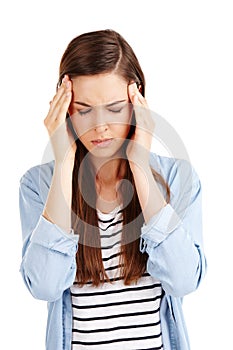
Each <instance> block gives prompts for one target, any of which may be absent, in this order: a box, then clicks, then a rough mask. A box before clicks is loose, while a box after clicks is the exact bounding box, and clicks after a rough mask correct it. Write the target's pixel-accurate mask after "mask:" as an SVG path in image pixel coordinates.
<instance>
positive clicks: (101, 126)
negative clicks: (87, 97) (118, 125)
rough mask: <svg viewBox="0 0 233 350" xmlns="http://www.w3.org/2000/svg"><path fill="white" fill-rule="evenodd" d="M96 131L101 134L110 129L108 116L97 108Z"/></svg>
mask: <svg viewBox="0 0 233 350" xmlns="http://www.w3.org/2000/svg"><path fill="white" fill-rule="evenodd" d="M94 129H95V131H97V132H99V133H101V132H103V131H106V130H107V129H108V124H107V119H106V115H105V113H104V111H103V110H102V108H97V110H96V115H95V126H94Z"/></svg>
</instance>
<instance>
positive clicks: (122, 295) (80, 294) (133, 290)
mask: <svg viewBox="0 0 233 350" xmlns="http://www.w3.org/2000/svg"><path fill="white" fill-rule="evenodd" d="M98 217H99V229H100V235H101V246H102V257H103V263H104V267H105V270H106V271H107V274H108V276H109V278H110V280H111V281H113V282H112V283H108V282H107V281H106V282H105V283H104V284H103V285H101V286H100V287H98V288H96V287H93V286H92V285H91V282H90V283H87V284H86V285H85V286H83V287H82V288H80V287H79V286H78V285H77V284H76V283H74V285H73V286H72V287H71V296H72V309H73V331H72V350H79V349H93V350H94V349H95V350H113V349H127V350H139V349H140V350H143V349H144V350H150V349H151V350H152V349H153V350H156V349H163V346H162V335H161V327H160V303H161V298H162V295H163V293H162V288H161V284H160V282H159V281H157V280H156V279H155V278H153V277H151V276H150V275H149V274H148V273H145V274H144V275H143V276H142V277H141V279H140V280H139V281H138V283H137V284H136V283H134V284H131V285H130V286H126V285H124V281H123V278H122V276H120V266H119V256H120V252H119V248H120V242H121V232H122V211H121V207H120V206H119V207H118V208H116V209H115V210H113V211H112V212H111V213H108V214H104V213H101V212H100V211H98Z"/></svg>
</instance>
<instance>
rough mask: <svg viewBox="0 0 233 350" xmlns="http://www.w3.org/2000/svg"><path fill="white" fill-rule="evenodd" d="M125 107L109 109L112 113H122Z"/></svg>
mask: <svg viewBox="0 0 233 350" xmlns="http://www.w3.org/2000/svg"><path fill="white" fill-rule="evenodd" d="M122 109H123V107H121V108H118V109H109V112H112V113H120V112H121V111H122Z"/></svg>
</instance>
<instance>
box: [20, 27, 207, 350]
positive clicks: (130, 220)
mask: <svg viewBox="0 0 233 350" xmlns="http://www.w3.org/2000/svg"><path fill="white" fill-rule="evenodd" d="M144 96H145V80H144V75H143V72H142V70H141V67H140V65H139V62H138V60H137V58H136V56H135V54H134V52H133V50H132V48H131V47H130V46H129V44H128V43H127V42H126V41H125V40H124V38H122V37H121V36H120V35H119V34H118V33H116V32H115V31H113V30H101V31H96V32H90V33H85V34H82V35H80V36H78V37H76V38H74V39H73V40H72V41H71V42H70V44H69V45H68V47H67V49H66V51H65V53H64V55H63V57H62V59H61V63H60V76H59V81H58V87H57V92H56V95H55V96H54V98H53V100H52V101H51V102H50V109H49V112H48V115H47V117H46V118H45V126H46V128H47V130H48V133H49V136H50V141H51V144H52V148H53V153H54V161H52V162H49V163H47V164H42V165H40V166H35V167H33V168H31V169H30V170H29V171H27V172H26V174H25V175H24V176H23V177H22V179H21V183H20V213H21V221H22V232H23V239H24V244H23V259H22V264H21V273H22V276H23V279H24V281H25V283H26V286H27V287H28V289H29V291H30V292H31V294H32V295H33V296H34V297H35V298H38V299H43V300H46V301H48V323H47V336H46V349H48V350H62V349H66V350H68V349H72V350H76V349H101V350H103V349H166V350H168V349H177V350H178V349H179V350H184V349H185V350H187V349H189V341H188V336H187V332H186V327H185V322H184V319H183V314H182V306H181V303H182V298H183V296H184V295H186V294H187V293H190V292H192V291H194V290H195V289H196V288H197V287H198V285H199V284H200V281H201V279H202V277H203V276H204V273H205V257H204V253H203V248H202V227H201V226H202V224H201V186H200V181H199V179H198V176H197V174H196V172H195V171H194V170H193V168H192V167H191V166H190V165H189V163H188V162H187V161H184V160H178V159H172V158H168V157H162V156H158V155H156V154H155V153H152V152H151V151H150V148H151V142H152V136H153V135H152V134H153V130H154V127H155V123H154V120H153V117H152V114H151V113H149V110H148V106H147V102H146V100H145V97H144Z"/></svg>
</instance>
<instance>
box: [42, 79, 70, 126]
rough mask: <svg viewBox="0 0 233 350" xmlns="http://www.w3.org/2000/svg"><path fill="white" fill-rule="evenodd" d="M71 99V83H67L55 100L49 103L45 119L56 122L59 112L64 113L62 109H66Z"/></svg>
mask: <svg viewBox="0 0 233 350" xmlns="http://www.w3.org/2000/svg"><path fill="white" fill-rule="evenodd" d="M71 97H72V94H71V82H70V81H69V82H68V83H67V85H66V87H65V88H64V86H63V87H62V88H61V89H60V90H59V93H57V95H56V96H55V98H54V99H53V100H52V101H50V109H49V112H48V115H47V118H48V119H50V120H51V121H54V120H56V119H57V118H58V117H59V115H60V112H64V109H68V107H69V104H70V102H71ZM67 104H68V105H67Z"/></svg>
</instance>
